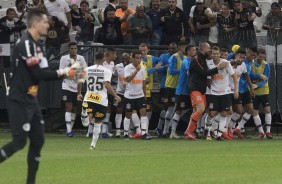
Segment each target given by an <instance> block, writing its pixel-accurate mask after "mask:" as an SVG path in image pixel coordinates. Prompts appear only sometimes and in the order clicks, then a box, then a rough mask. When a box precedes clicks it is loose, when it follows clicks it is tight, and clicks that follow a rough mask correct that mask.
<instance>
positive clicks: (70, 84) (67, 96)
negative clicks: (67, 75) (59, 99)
mask: <svg viewBox="0 0 282 184" xmlns="http://www.w3.org/2000/svg"><path fill="white" fill-rule="evenodd" d="M75 63H78V64H79V65H80V66H82V67H83V68H85V67H87V64H86V62H85V59H84V57H83V56H81V55H78V54H77V44H76V43H75V42H70V43H69V54H68V55H65V56H63V57H62V58H61V60H60V67H59V68H60V69H64V68H66V67H70V66H71V65H73V64H75ZM62 89H63V101H64V102H65V110H66V112H65V122H66V127H67V132H66V134H67V136H68V137H73V136H74V132H73V131H72V127H73V125H74V122H75V117H76V106H77V99H76V97H77V81H76V80H73V79H72V80H71V79H64V80H63V83H62Z"/></svg>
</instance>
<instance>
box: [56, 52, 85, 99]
mask: <svg viewBox="0 0 282 184" xmlns="http://www.w3.org/2000/svg"><path fill="white" fill-rule="evenodd" d="M74 63H79V64H80V66H82V67H83V68H86V67H87V64H86V62H85V59H84V57H83V56H81V55H77V57H76V61H75V62H74ZM74 63H71V59H70V55H65V56H63V57H61V60H60V69H64V68H66V67H70V66H71V65H73V64H74ZM62 89H63V90H68V91H71V92H75V93H77V82H76V81H75V80H73V79H64V80H63V83H62Z"/></svg>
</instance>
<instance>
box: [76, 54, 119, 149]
mask: <svg viewBox="0 0 282 184" xmlns="http://www.w3.org/2000/svg"><path fill="white" fill-rule="evenodd" d="M103 62H104V54H103V53H102V52H98V53H97V54H96V55H95V64H94V65H93V66H90V67H87V68H86V69H85V72H86V83H87V91H86V94H85V96H84V100H83V101H84V102H83V103H84V104H83V107H82V115H84V116H85V114H86V111H88V112H89V119H90V120H91V119H92V118H95V123H94V130H93V137H92V142H91V144H90V149H95V147H96V143H97V140H98V138H99V134H100V132H101V123H102V120H103V119H104V117H105V114H106V112H107V106H108V93H109V94H110V95H112V96H113V97H114V98H115V100H116V101H117V102H120V101H121V99H120V97H119V96H118V95H117V94H116V93H115V92H114V90H113V88H112V86H111V77H112V72H111V71H110V70H109V69H107V68H105V67H104V66H103ZM81 87H82V82H80V83H78V87H77V90H78V99H80V100H82V95H81ZM84 126H87V124H84Z"/></svg>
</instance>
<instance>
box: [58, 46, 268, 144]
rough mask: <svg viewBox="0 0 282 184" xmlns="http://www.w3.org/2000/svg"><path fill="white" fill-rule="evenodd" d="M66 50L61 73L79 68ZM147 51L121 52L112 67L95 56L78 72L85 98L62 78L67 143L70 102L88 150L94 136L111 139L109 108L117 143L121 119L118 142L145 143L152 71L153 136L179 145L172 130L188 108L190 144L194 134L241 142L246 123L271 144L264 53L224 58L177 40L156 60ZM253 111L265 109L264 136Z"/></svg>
mask: <svg viewBox="0 0 282 184" xmlns="http://www.w3.org/2000/svg"><path fill="white" fill-rule="evenodd" d="M69 48H70V55H68V56H64V57H62V59H61V62H60V68H61V69H63V68H64V67H65V66H69V65H72V64H73V63H68V62H66V60H67V61H71V60H72V61H75V62H79V63H80V65H81V66H86V62H85V61H84V60H83V62H81V59H79V58H81V57H82V56H79V55H77V54H76V53H75V54H74V55H71V53H72V49H74V50H77V46H76V44H75V43H70V45H69ZM148 52H149V50H148V45H147V44H145V43H142V44H140V45H139V50H134V51H132V53H123V54H122V56H121V60H122V61H121V62H120V63H118V64H116V65H115V63H114V60H116V57H117V55H116V50H115V49H113V48H108V49H107V50H106V51H105V53H102V52H99V53H97V54H96V55H95V64H94V65H93V66H90V67H88V68H86V69H85V73H86V77H85V80H86V89H87V92H86V94H85V95H84V97H83V96H82V92H81V91H82V90H81V88H82V84H83V83H84V81H80V82H78V84H77V83H76V81H74V80H70V79H64V81H63V85H62V86H63V100H64V101H65V102H66V115H65V120H66V126H67V136H69V137H73V136H74V133H73V131H72V125H73V124H72V122H74V119H75V111H74V110H75V108H69V107H70V105H69V104H71V107H72V106H75V105H74V104H75V101H76V100H79V101H83V103H82V113H81V120H82V124H83V125H84V126H88V132H87V135H86V137H92V138H93V139H92V143H91V146H90V147H91V148H92V149H94V148H95V147H96V143H97V140H98V137H99V136H101V137H103V138H107V137H111V136H113V135H112V134H111V133H109V131H108V129H109V126H111V124H110V123H109V121H110V116H111V108H113V107H116V116H115V126H116V135H115V136H116V137H120V136H121V129H120V128H121V124H122V117H123V112H125V117H124V119H123V127H124V129H123V132H124V139H126V140H128V139H129V138H132V139H136V138H142V139H144V140H150V139H151V136H150V135H149V133H148V127H149V121H150V119H151V115H152V99H151V90H152V88H153V76H154V75H153V73H155V72H157V73H158V74H159V75H161V82H160V99H161V101H162V102H163V110H162V111H161V113H160V117H159V122H158V126H157V128H156V130H155V132H156V133H157V134H158V135H159V136H161V137H170V138H175V139H179V138H180V137H179V136H178V135H177V133H176V129H177V125H178V123H179V120H180V117H181V116H182V115H183V114H184V113H185V112H187V110H189V109H191V110H192V109H193V113H192V115H191V117H190V122H189V125H188V127H187V130H186V131H185V133H184V134H185V138H186V139H187V140H196V138H199V137H200V135H201V137H203V138H204V139H206V140H212V138H214V139H216V140H223V139H227V140H232V139H234V135H233V134H235V135H236V136H237V137H238V138H240V139H243V138H244V135H243V134H244V125H245V123H246V122H247V121H248V120H249V119H250V117H251V116H253V120H254V123H255V125H256V127H257V129H258V131H259V132H258V134H257V136H258V138H260V139H261V138H263V137H267V138H269V139H272V138H273V137H272V135H271V132H270V128H271V112H270V104H269V86H268V78H269V76H270V68H269V65H268V63H267V62H266V61H265V51H264V50H263V49H257V48H248V49H245V48H240V46H239V45H234V46H233V48H232V52H231V53H228V50H227V49H224V48H222V49H220V48H219V47H217V46H214V47H212V48H211V47H210V45H209V44H208V43H201V44H200V46H199V50H198V52H197V48H196V46H194V45H189V44H187V43H186V42H185V41H180V42H179V43H178V44H176V43H171V44H170V45H169V47H168V52H167V53H164V54H162V55H161V56H160V57H155V56H152V55H149V54H148ZM65 57H68V58H67V59H66V58H65ZM62 63H68V65H66V64H62ZM112 76H116V77H117V78H118V83H117V87H116V91H115V92H114V90H113V89H112V86H111V80H112ZM70 89H73V92H70ZM76 92H77V93H76ZM260 104H261V105H262V106H263V109H264V114H265V126H266V132H264V130H263V127H262V123H261V119H260V116H259V106H260ZM244 110H245V111H244ZM243 112H244V113H243ZM239 120H240V121H239ZM237 123H238V125H236V124H237ZM130 130H132V131H130Z"/></svg>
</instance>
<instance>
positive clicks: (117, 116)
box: [115, 114, 122, 130]
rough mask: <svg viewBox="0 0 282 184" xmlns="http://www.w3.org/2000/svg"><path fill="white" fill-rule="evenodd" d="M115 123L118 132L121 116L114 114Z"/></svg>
mask: <svg viewBox="0 0 282 184" xmlns="http://www.w3.org/2000/svg"><path fill="white" fill-rule="evenodd" d="M115 122H116V129H117V130H119V129H120V125H121V122H122V114H116V118H115Z"/></svg>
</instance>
